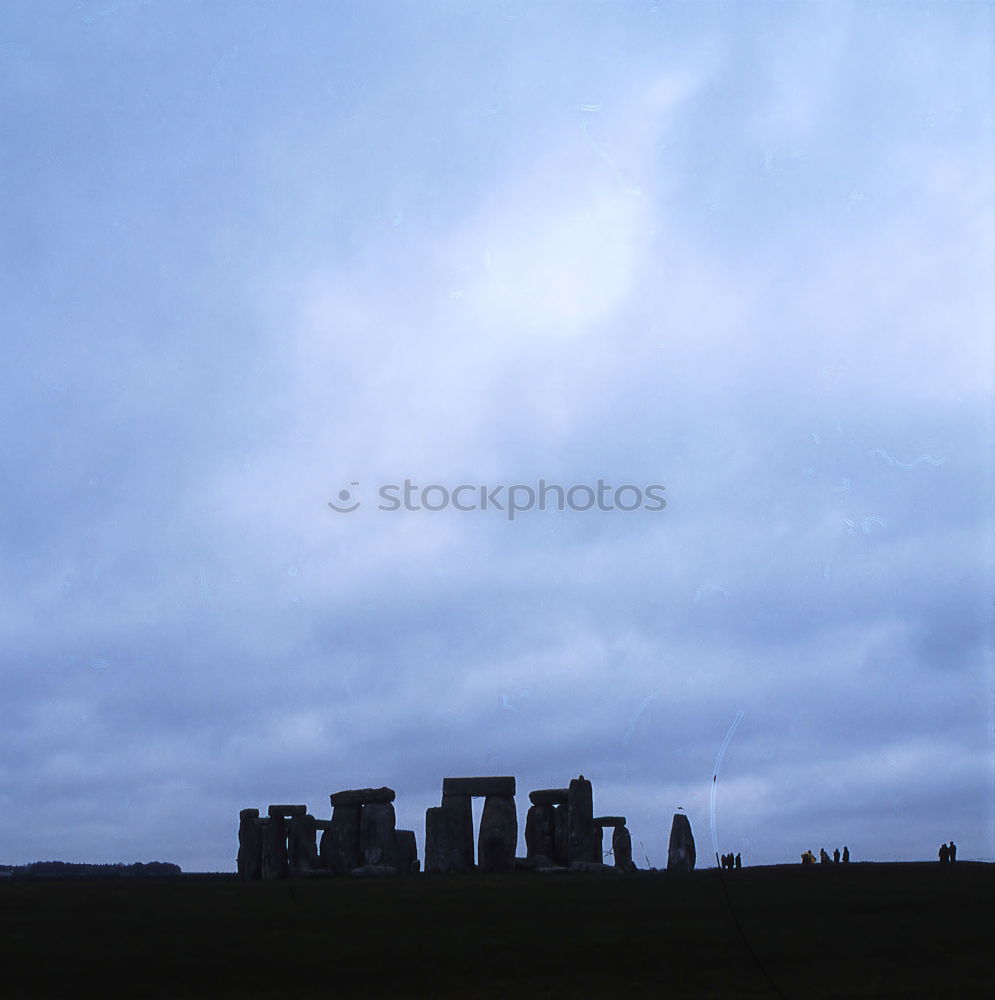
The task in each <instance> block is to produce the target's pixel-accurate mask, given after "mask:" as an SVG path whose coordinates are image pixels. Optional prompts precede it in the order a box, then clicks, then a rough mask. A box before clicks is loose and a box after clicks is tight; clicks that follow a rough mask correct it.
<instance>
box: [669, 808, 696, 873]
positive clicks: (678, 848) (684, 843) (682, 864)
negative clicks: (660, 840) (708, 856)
mask: <svg viewBox="0 0 995 1000" xmlns="http://www.w3.org/2000/svg"><path fill="white" fill-rule="evenodd" d="M694 862H695V850H694V836H693V834H692V833H691V823H690V822H689V820H688V818H687V816H685V815H684V813H674V822H673V824H672V825H671V827H670V846H669V848H668V850H667V871H668V872H690V871H693V870H694Z"/></svg>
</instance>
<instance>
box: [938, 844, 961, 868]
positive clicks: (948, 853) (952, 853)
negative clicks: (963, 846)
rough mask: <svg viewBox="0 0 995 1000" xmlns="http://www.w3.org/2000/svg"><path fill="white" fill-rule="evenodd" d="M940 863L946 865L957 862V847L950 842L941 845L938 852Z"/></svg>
mask: <svg viewBox="0 0 995 1000" xmlns="http://www.w3.org/2000/svg"><path fill="white" fill-rule="evenodd" d="M939 856H940V863H941V864H946V863H947V862H948V861H956V860H957V845H956V844H955V843H954V842H953V841H952V840H951V841H950V843H949V844H942V845H941V846H940V850H939Z"/></svg>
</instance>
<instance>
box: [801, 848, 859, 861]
mask: <svg viewBox="0 0 995 1000" xmlns="http://www.w3.org/2000/svg"><path fill="white" fill-rule="evenodd" d="M819 861H820V862H821V863H822V864H824V865H828V864H829V863H830V862H832V863H833V864H836V865H838V864H839V863H840V862H842V863H843V864H845V865H848V864H849V863H850V848H849V847H847V846H846V845H845V844H844V845H843V853H842V854H840V849H839V848H838V847H837V848H836V850H834V851H833V856H832V857H830V856H829V855H828V854H827V853H826V849H825V848H824V847H820V848H819ZM802 864H803V865H814V864H815V855H814V854H813V853H812V852H811V851H806V852H805V853H804V854H803V855H802Z"/></svg>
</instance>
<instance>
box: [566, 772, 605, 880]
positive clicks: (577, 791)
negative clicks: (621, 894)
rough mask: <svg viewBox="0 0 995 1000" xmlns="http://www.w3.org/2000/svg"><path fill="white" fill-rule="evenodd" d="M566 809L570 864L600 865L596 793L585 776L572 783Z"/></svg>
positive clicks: (575, 779)
mask: <svg viewBox="0 0 995 1000" xmlns="http://www.w3.org/2000/svg"><path fill="white" fill-rule="evenodd" d="M566 809H567V839H568V851H569V855H568V857H569V860H570V862H571V863H573V862H574V861H583V862H588V863H591V864H600V863H601V844H600V839H601V838H600V836H599V835H598V834H596V833H595V829H594V793H593V791H592V789H591V782H590V781H588V780H587V778H585V777H584V775H581V776H580V777H579V778H574V779H573V781H571V782H570V789H569V798H568V799H567V805H566Z"/></svg>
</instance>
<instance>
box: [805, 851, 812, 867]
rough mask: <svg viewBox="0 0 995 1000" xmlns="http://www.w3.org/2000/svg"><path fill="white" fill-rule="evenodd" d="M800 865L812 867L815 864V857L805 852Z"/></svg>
mask: <svg viewBox="0 0 995 1000" xmlns="http://www.w3.org/2000/svg"><path fill="white" fill-rule="evenodd" d="M802 864H803V865H814V864H815V855H814V854H813V853H812V852H811V851H806V852H805V853H804V854H803V855H802Z"/></svg>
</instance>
